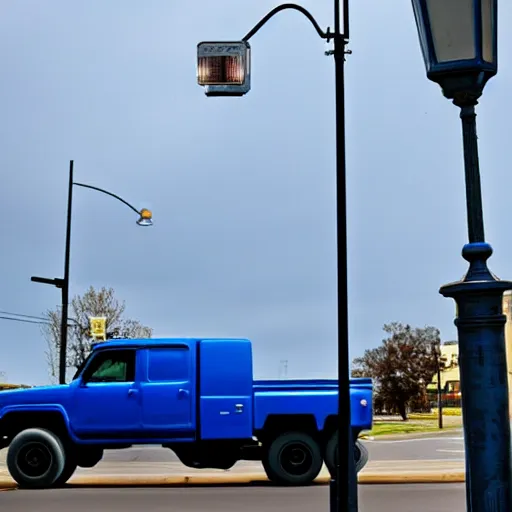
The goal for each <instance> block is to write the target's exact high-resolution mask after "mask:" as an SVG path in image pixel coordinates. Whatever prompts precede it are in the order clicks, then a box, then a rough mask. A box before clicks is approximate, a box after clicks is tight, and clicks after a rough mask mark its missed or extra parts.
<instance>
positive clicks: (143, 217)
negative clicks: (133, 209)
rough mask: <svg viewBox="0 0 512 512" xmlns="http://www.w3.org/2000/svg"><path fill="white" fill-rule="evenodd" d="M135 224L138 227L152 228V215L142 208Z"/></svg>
mask: <svg viewBox="0 0 512 512" xmlns="http://www.w3.org/2000/svg"><path fill="white" fill-rule="evenodd" d="M137 224H138V225H139V226H152V225H153V214H152V213H151V210H148V209H147V208H142V210H141V211H140V216H139V218H138V219H137Z"/></svg>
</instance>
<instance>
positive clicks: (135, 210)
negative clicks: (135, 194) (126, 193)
mask: <svg viewBox="0 0 512 512" xmlns="http://www.w3.org/2000/svg"><path fill="white" fill-rule="evenodd" d="M73 185H76V186H77V187H84V188H91V189H92V190H97V191H98V192H102V193H103V194H107V196H111V197H114V198H115V199H117V200H118V201H121V203H124V204H125V205H126V206H128V208H130V209H132V210H133V211H134V212H135V213H137V214H138V215H140V210H137V208H135V206H133V205H132V204H130V203H129V202H128V201H125V200H124V199H123V198H122V197H119V196H118V195H116V194H113V193H112V192H109V191H108V190H104V189H102V188H99V187H93V186H92V185H86V184H85V183H77V182H76V181H74V182H73Z"/></svg>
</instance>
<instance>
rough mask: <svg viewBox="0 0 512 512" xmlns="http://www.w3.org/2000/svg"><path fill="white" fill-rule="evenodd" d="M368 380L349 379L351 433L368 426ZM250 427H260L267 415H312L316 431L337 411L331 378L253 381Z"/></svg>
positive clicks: (335, 382) (333, 381) (336, 395)
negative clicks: (251, 424)
mask: <svg viewBox="0 0 512 512" xmlns="http://www.w3.org/2000/svg"><path fill="white" fill-rule="evenodd" d="M372 388H373V386H372V380H371V379H366V378H358V379H350V402H351V411H352V415H351V422H352V427H353V428H354V430H355V431H357V432H360V431H361V430H367V429H368V430H369V429H371V427H372V416H373V414H372V390H373V389H372ZM253 393H254V427H255V430H256V431H258V430H261V429H262V428H264V425H265V422H266V421H267V419H268V418H269V417H270V416H277V415H280V414H288V415H297V416H304V415H307V416H309V415H312V416H313V417H314V419H315V422H316V424H317V427H318V429H319V430H322V429H323V428H324V425H325V423H326V421H327V420H328V418H329V417H332V416H335V415H337V412H338V381H337V380H335V379H296V380H256V381H254V382H253Z"/></svg>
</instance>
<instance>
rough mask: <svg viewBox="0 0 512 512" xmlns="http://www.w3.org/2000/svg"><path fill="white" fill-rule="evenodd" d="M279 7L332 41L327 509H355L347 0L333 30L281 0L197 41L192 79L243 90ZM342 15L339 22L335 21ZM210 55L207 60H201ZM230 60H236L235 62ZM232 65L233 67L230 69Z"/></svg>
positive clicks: (223, 91)
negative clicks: (333, 383) (333, 331)
mask: <svg viewBox="0 0 512 512" xmlns="http://www.w3.org/2000/svg"><path fill="white" fill-rule="evenodd" d="M285 9H293V10H296V11H299V12H300V13H302V14H303V15H304V16H305V17H306V18H307V19H308V20H309V21H310V22H311V24H312V25H313V27H314V28H315V30H316V32H317V34H318V35H319V36H320V37H321V38H322V39H325V40H327V42H329V41H331V40H333V41H334V49H333V50H330V51H328V52H326V55H333V56H334V66H335V96H336V108H335V110H336V116H335V122H336V219H337V223H336V235H337V236H336V238H337V297H338V445H337V448H336V455H337V457H335V459H336V470H335V471H333V473H335V474H332V475H331V482H330V510H331V512H338V511H339V512H357V475H356V468H355V461H354V455H355V454H354V451H355V447H354V440H353V439H352V427H351V402H350V358H349V345H348V286H347V281H348V277H347V273H348V270H347V199H346V195H347V194H346V162H345V69H344V68H345V55H346V54H347V53H350V51H349V50H347V49H346V46H347V44H348V37H349V0H343V1H341V0H334V32H331V31H330V29H329V28H328V29H327V31H325V32H324V31H323V30H322V29H321V28H320V26H319V25H318V23H317V21H316V20H315V18H314V17H313V16H312V14H311V13H310V12H309V11H307V10H306V9H304V7H301V6H300V5H297V4H291V3H290V4H288V3H286V4H281V5H279V6H277V7H275V8H274V9H272V10H271V11H270V12H269V13H268V14H267V15H266V16H264V17H263V18H262V19H261V20H260V21H259V22H258V23H257V24H256V25H255V26H254V27H253V28H252V29H251V30H250V31H249V32H248V33H247V35H246V36H245V37H243V38H242V40H241V41H238V42H233V41H231V42H227V41H224V42H222V41H220V42H203V43H200V44H199V45H198V82H199V84H200V85H202V86H204V87H205V93H206V95H207V96H243V95H244V94H246V93H247V92H248V91H249V89H250V66H249V59H250V53H249V51H250V47H249V39H251V38H252V37H253V36H254V35H255V34H256V33H257V32H258V31H259V30H260V29H261V28H262V27H263V26H264V25H265V24H266V23H267V22H268V21H269V20H270V19H271V18H272V17H273V16H275V15H276V14H277V13H278V12H280V11H283V10H285ZM342 16H343V24H342V22H341V19H342ZM208 59H213V60H212V61H211V65H210V64H209V63H208V62H207V61H208ZM233 62H236V63H237V64H236V66H237V67H236V68H235V67H234V66H235V65H234V64H233ZM234 69H236V72H235V71H234Z"/></svg>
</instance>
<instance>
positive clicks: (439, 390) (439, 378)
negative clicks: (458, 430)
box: [435, 347, 443, 429]
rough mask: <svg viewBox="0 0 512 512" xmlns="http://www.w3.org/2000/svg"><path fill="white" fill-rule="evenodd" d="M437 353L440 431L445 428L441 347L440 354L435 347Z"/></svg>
mask: <svg viewBox="0 0 512 512" xmlns="http://www.w3.org/2000/svg"><path fill="white" fill-rule="evenodd" d="M435 351H436V367H437V414H438V426H439V428H440V429H442V428H443V393H442V388H441V358H440V355H441V354H440V352H441V347H439V352H438V350H437V347H435Z"/></svg>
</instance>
